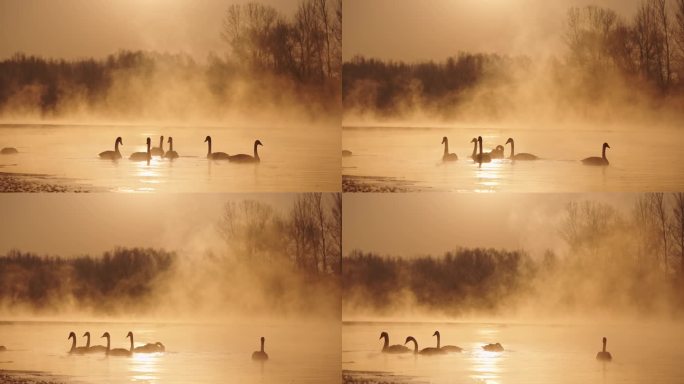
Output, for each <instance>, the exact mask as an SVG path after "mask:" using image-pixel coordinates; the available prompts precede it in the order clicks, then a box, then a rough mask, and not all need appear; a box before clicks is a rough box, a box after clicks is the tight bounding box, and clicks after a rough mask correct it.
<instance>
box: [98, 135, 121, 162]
mask: <svg viewBox="0 0 684 384" xmlns="http://www.w3.org/2000/svg"><path fill="white" fill-rule="evenodd" d="M119 145H123V141H122V140H121V137H117V138H116V140H114V150H113V151H104V152H100V159H103V160H118V159H120V158H121V152H119Z"/></svg>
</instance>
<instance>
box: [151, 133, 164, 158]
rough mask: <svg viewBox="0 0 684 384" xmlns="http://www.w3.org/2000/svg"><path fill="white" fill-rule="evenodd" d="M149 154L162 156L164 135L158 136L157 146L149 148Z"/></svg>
mask: <svg viewBox="0 0 684 384" xmlns="http://www.w3.org/2000/svg"><path fill="white" fill-rule="evenodd" d="M150 154H151V156H164V136H159V146H158V147H154V148H152V150H150Z"/></svg>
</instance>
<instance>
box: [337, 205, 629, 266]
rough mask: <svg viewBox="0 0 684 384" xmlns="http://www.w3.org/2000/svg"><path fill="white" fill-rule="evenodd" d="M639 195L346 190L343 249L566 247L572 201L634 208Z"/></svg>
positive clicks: (403, 251)
mask: <svg viewBox="0 0 684 384" xmlns="http://www.w3.org/2000/svg"><path fill="white" fill-rule="evenodd" d="M635 196H636V195H634V194H628V193H622V194H620V193H602V194H550V193H546V194H534V193H531V194H515V193H508V194H473V193H449V192H445V193H440V192H428V193H425V192H423V193H398V194H391V193H384V194H383V193H375V194H372V193H371V194H368V193H365V194H361V193H356V194H353V193H347V194H344V196H343V220H344V224H343V230H342V239H343V241H342V249H343V254H344V255H348V254H349V252H350V251H352V250H354V249H360V250H362V251H364V252H369V251H372V252H376V253H379V254H380V255H392V256H405V257H412V256H420V255H427V254H431V255H433V256H441V255H443V254H444V252H446V251H450V250H454V249H456V248H458V247H484V248H506V249H509V250H515V249H525V250H527V251H529V252H532V253H533V254H537V255H542V254H543V252H544V251H545V250H546V249H551V250H554V251H556V252H559V251H562V250H563V247H564V244H563V241H562V240H561V239H560V237H559V236H558V229H559V223H560V221H561V219H562V218H563V215H564V209H565V206H566V204H567V203H568V202H570V201H584V200H592V201H598V202H602V203H609V204H611V205H613V206H614V207H615V208H618V209H620V210H623V211H624V212H629V211H628V210H629V209H630V208H631V207H632V204H633V202H634V198H635Z"/></svg>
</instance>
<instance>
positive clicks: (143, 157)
mask: <svg viewBox="0 0 684 384" xmlns="http://www.w3.org/2000/svg"><path fill="white" fill-rule="evenodd" d="M151 143H152V140H150V138H149V137H148V138H147V152H133V153H131V156H130V157H129V159H131V160H133V161H150V159H151V158H152V155H151V154H150V144H151Z"/></svg>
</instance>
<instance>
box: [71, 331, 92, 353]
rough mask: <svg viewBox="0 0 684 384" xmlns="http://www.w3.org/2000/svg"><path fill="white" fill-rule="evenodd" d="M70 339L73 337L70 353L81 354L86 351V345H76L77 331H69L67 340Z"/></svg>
mask: <svg viewBox="0 0 684 384" xmlns="http://www.w3.org/2000/svg"><path fill="white" fill-rule="evenodd" d="M69 339H71V349H70V350H69V353H75V354H79V355H81V354H84V353H86V350H87V349H86V347H77V346H76V333H74V332H69V337H67V340H69Z"/></svg>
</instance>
